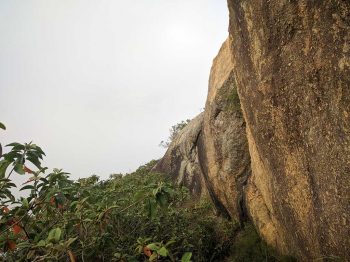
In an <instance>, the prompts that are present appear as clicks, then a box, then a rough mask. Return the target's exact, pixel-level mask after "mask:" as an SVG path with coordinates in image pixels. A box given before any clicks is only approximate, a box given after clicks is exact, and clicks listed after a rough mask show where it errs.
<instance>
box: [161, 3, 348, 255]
mask: <svg viewBox="0 0 350 262" xmlns="http://www.w3.org/2000/svg"><path fill="white" fill-rule="evenodd" d="M228 6H229V10H230V29H229V30H230V39H229V40H227V41H226V42H225V43H224V45H223V46H222V48H221V50H220V52H219V55H218V56H217V57H216V59H215V60H214V63H213V67H212V70H211V75H210V81H209V94H208V100H207V103H206V107H205V112H204V114H203V115H201V116H199V117H198V118H196V119H195V120H194V121H193V122H191V123H190V124H189V125H188V126H187V127H186V129H184V130H183V132H182V133H181V135H180V136H179V137H177V138H176V139H175V140H174V142H173V143H172V145H171V146H170V148H169V150H168V151H167V153H166V155H165V156H164V158H163V159H162V160H161V161H160V162H159V164H158V166H157V167H158V170H161V171H164V172H166V173H169V174H171V175H172V176H173V177H174V179H176V180H177V181H178V182H179V183H183V184H185V185H188V186H189V187H190V189H191V190H192V192H193V193H194V194H196V195H200V192H203V190H204V188H205V190H207V191H208V193H209V195H210V196H211V198H212V200H213V202H214V204H215V205H216V207H217V209H218V211H220V213H221V214H223V215H225V216H227V217H231V218H234V219H236V220H240V221H242V220H244V216H245V214H246V212H245V208H247V213H248V214H249V218H250V219H251V220H252V221H253V222H254V224H255V226H256V228H257V230H258V231H259V233H260V235H261V236H262V237H263V238H264V239H265V240H266V241H267V243H268V244H270V245H272V246H274V247H275V248H277V249H278V250H279V251H280V252H281V253H284V254H289V255H294V256H296V257H297V258H299V259H300V260H304V261H311V260H324V259H326V260H327V258H334V257H340V258H345V259H348V260H350V237H349V236H350V2H349V1H348V0H347V1H346V0H334V1H330V0H325V1H307V0H299V1H298V0H281V1H277V0H271V1H258V0H251V1H246V0H228ZM237 91H238V95H237ZM241 109H242V111H241ZM242 112H243V114H242Z"/></svg>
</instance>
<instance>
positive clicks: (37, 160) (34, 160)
mask: <svg viewBox="0 0 350 262" xmlns="http://www.w3.org/2000/svg"><path fill="white" fill-rule="evenodd" d="M27 160H28V161H30V162H32V163H33V164H34V165H35V166H36V167H37V168H38V169H41V163H40V160H39V159H38V157H36V156H31V155H28V154H27Z"/></svg>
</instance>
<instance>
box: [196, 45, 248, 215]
mask: <svg viewBox="0 0 350 262" xmlns="http://www.w3.org/2000/svg"><path fill="white" fill-rule="evenodd" d="M199 142H200V143H199V144H198V146H199V158H200V164H201V167H202V172H203V175H204V176H205V180H206V184H207V187H208V190H209V193H210V195H211V197H212V199H213V200H214V202H215V204H216V206H217V208H218V210H219V211H220V212H221V213H222V214H224V215H226V216H229V217H231V218H233V219H235V220H236V221H238V220H239V221H242V220H244V219H245V214H246V212H245V203H244V195H243V189H244V186H245V184H246V181H247V178H248V175H249V174H250V157H249V151H248V142H247V138H246V134H245V122H244V119H243V115H242V112H241V109H240V104H239V98H238V94H237V89H236V87H235V82H234V77H233V63H232V60H231V53H230V41H229V39H228V40H226V41H225V43H224V44H223V45H222V47H221V49H220V52H219V54H218V55H217V57H216V58H215V59H214V61H213V66H212V69H211V72H210V78H209V92H208V97H207V102H206V105H205V111H204V122H203V131H202V134H201V137H200V141H199Z"/></svg>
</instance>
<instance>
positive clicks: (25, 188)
mask: <svg viewBox="0 0 350 262" xmlns="http://www.w3.org/2000/svg"><path fill="white" fill-rule="evenodd" d="M27 189H31V190H32V189H34V186H32V185H26V186H24V187H22V188H21V189H20V190H19V191H22V190H27Z"/></svg>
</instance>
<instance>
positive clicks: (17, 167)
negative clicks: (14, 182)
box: [14, 163, 25, 175]
mask: <svg viewBox="0 0 350 262" xmlns="http://www.w3.org/2000/svg"><path fill="white" fill-rule="evenodd" d="M14 169H15V171H16V172H17V173H18V174H20V175H24V174H25V171H24V169H23V164H22V163H17V164H16V165H15V168H14Z"/></svg>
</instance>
